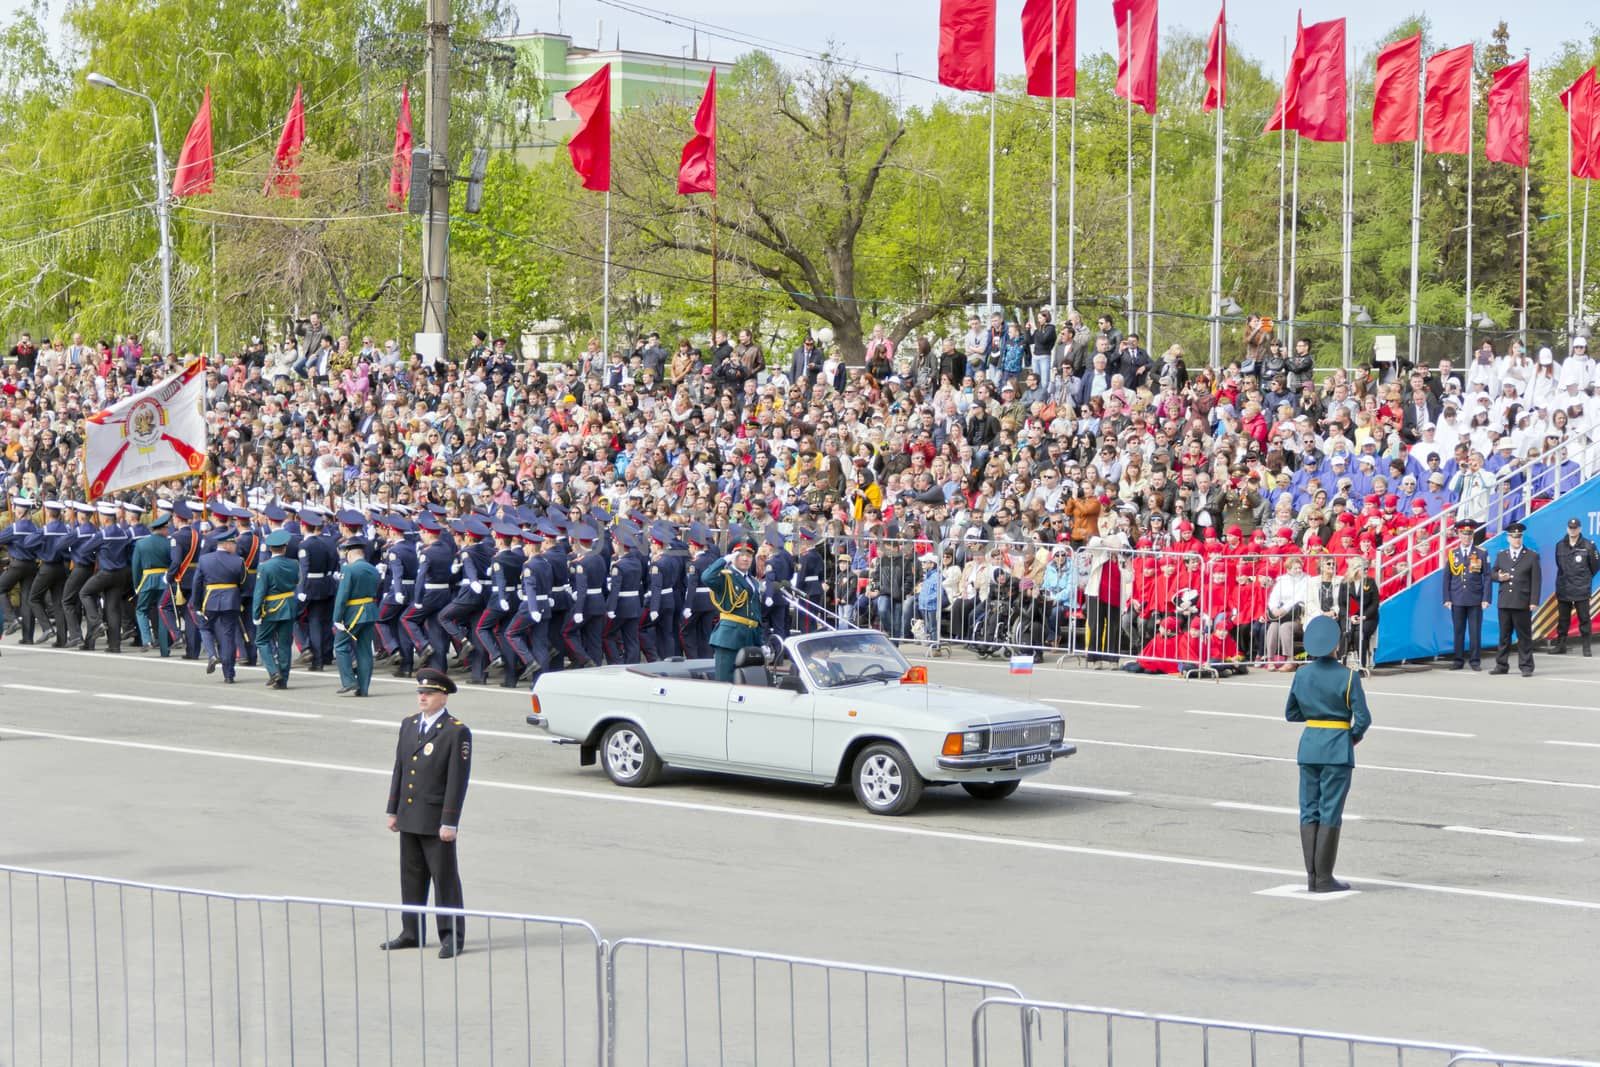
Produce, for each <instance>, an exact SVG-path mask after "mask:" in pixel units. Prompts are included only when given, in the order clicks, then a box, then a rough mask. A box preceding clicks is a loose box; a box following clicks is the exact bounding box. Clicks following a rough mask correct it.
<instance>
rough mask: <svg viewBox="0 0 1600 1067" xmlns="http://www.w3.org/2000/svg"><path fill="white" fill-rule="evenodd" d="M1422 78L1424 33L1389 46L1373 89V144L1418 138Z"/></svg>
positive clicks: (1384, 52)
mask: <svg viewBox="0 0 1600 1067" xmlns="http://www.w3.org/2000/svg"><path fill="white" fill-rule="evenodd" d="M1421 77H1422V34H1420V33H1414V34H1412V35H1411V36H1410V37H1407V38H1406V39H1405V40H1403V41H1396V42H1394V43H1393V44H1389V45H1385V46H1384V47H1383V49H1382V50H1381V51H1380V52H1379V53H1378V73H1377V77H1376V78H1375V79H1374V81H1373V88H1372V143H1373V144H1397V143H1400V142H1404V141H1415V140H1416V139H1417V93H1418V82H1419V80H1420V79H1421Z"/></svg>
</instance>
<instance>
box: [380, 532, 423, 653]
mask: <svg viewBox="0 0 1600 1067" xmlns="http://www.w3.org/2000/svg"><path fill="white" fill-rule="evenodd" d="M379 521H380V522H381V523H382V524H383V525H386V526H388V528H389V529H390V531H392V532H393V533H394V535H395V537H394V539H393V540H391V541H390V542H389V544H388V545H387V546H385V548H384V552H383V602H382V603H381V604H380V605H379V606H378V627H377V636H378V643H379V645H380V647H381V648H382V653H381V655H380V657H379V658H380V659H387V658H389V657H390V656H398V657H399V661H398V667H397V674H398V675H399V676H401V677H404V676H405V675H409V674H411V673H413V671H412V664H413V662H414V660H415V657H416V654H417V653H416V649H414V648H412V647H411V638H410V637H409V636H408V635H407V634H406V631H405V628H404V627H403V626H401V625H400V616H401V615H403V614H404V613H405V610H406V596H407V594H408V593H409V591H410V589H411V587H412V586H413V585H415V584H416V580H417V528H416V527H415V526H412V525H411V522H410V521H409V520H408V519H406V517H405V516H403V515H392V516H388V517H386V518H383V519H381V520H379Z"/></svg>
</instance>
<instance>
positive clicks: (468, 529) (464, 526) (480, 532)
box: [461, 515, 489, 537]
mask: <svg viewBox="0 0 1600 1067" xmlns="http://www.w3.org/2000/svg"><path fill="white" fill-rule="evenodd" d="M461 532H462V533H464V534H466V535H468V536H469V537H488V536H489V524H488V523H486V522H484V521H483V519H481V518H480V517H478V516H477V515H469V516H468V517H467V518H466V519H465V520H463V521H462V523H461Z"/></svg>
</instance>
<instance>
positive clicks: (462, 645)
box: [439, 515, 494, 662]
mask: <svg viewBox="0 0 1600 1067" xmlns="http://www.w3.org/2000/svg"><path fill="white" fill-rule="evenodd" d="M450 528H451V529H452V530H454V531H455V532H456V533H457V534H458V535H459V536H460V538H461V541H460V546H461V547H460V548H459V549H458V550H457V552H456V558H455V561H454V563H453V566H454V568H455V569H454V575H455V578H454V581H455V582H456V587H455V592H454V593H453V594H452V595H451V598H450V603H449V604H448V605H447V606H446V607H445V609H444V610H443V611H441V612H440V613H439V625H440V626H441V627H443V628H444V632H445V633H446V634H447V635H448V636H449V639H450V643H451V644H452V645H453V646H454V647H455V649H456V650H457V652H458V653H459V655H460V657H461V660H462V662H465V661H466V659H467V648H466V645H467V641H468V640H469V634H470V632H471V630H472V626H473V624H474V623H476V622H477V621H478V616H479V615H481V614H483V606H484V604H485V603H487V602H488V599H489V594H488V588H489V567H490V566H491V565H492V564H493V563H494V544H493V543H492V542H491V541H490V540H489V533H490V530H489V524H488V523H486V522H484V521H483V519H482V518H480V517H479V516H477V515H468V516H467V517H466V518H464V519H461V520H459V521H458V522H454V523H451V524H450Z"/></svg>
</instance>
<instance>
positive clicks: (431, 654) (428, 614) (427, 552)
mask: <svg viewBox="0 0 1600 1067" xmlns="http://www.w3.org/2000/svg"><path fill="white" fill-rule="evenodd" d="M417 531H418V536H419V537H420V538H421V544H422V547H421V548H419V549H418V550H417V577H416V581H414V582H413V583H412V586H411V603H410V604H409V605H408V606H407V607H406V609H405V612H404V613H403V614H402V615H401V616H400V625H401V626H402V627H404V628H405V632H406V637H407V638H408V639H409V640H410V643H411V647H412V648H413V649H415V650H417V652H418V653H421V652H423V651H424V650H427V656H428V665H429V666H431V667H433V668H434V669H435V670H440V671H442V670H444V669H445V655H446V652H447V651H448V649H449V643H450V641H449V638H447V637H446V636H445V633H444V628H443V627H442V626H440V625H439V613H440V612H441V611H443V610H444V609H445V606H446V605H448V604H449V603H450V588H451V586H450V576H451V568H452V566H453V565H454V563H455V553H454V552H453V551H452V550H451V548H450V546H449V544H447V543H446V542H445V541H444V539H443V531H444V527H443V526H441V525H440V524H439V520H438V518H437V517H435V516H434V514H433V513H432V512H423V513H422V514H421V515H418V516H417ZM404 654H405V649H404V647H402V649H401V655H402V656H403V655H404Z"/></svg>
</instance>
